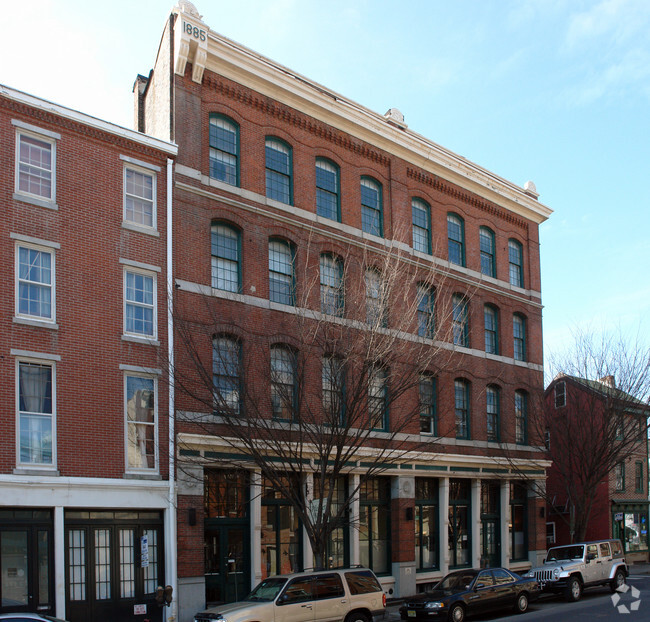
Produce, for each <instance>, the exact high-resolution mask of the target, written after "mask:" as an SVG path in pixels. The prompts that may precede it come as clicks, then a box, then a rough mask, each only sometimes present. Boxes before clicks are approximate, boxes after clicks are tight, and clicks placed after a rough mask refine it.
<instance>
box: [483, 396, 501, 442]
mask: <svg viewBox="0 0 650 622" xmlns="http://www.w3.org/2000/svg"><path fill="white" fill-rule="evenodd" d="M485 398H486V403H487V440H488V441H498V440H499V427H500V426H499V422H500V419H501V392H500V390H499V387H497V386H496V385H489V386H488V387H487V388H486V389H485Z"/></svg>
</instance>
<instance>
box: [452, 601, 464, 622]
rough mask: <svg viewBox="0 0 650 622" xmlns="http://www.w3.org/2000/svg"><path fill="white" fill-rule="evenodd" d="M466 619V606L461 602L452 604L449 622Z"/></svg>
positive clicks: (460, 621)
mask: <svg viewBox="0 0 650 622" xmlns="http://www.w3.org/2000/svg"><path fill="white" fill-rule="evenodd" d="M464 619H465V608H464V607H463V606H462V605H461V604H459V603H456V604H455V605H452V606H451V609H450V610H449V622H463V620H464Z"/></svg>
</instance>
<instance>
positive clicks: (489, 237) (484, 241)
mask: <svg viewBox="0 0 650 622" xmlns="http://www.w3.org/2000/svg"><path fill="white" fill-rule="evenodd" d="M478 236H479V246H480V249H481V274H485V276H491V277H494V278H496V276H497V268H496V254H495V245H494V231H492V229H489V228H488V227H481V228H480V229H479V233H478Z"/></svg>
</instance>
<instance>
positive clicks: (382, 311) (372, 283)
mask: <svg viewBox="0 0 650 622" xmlns="http://www.w3.org/2000/svg"><path fill="white" fill-rule="evenodd" d="M365 281H366V322H368V324H370V325H371V326H376V327H385V326H386V323H387V322H386V294H387V292H386V288H385V284H384V280H383V278H382V276H381V274H380V273H379V272H378V271H377V270H375V269H374V268H367V269H366V274H365Z"/></svg>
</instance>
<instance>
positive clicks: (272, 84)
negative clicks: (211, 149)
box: [174, 8, 552, 224]
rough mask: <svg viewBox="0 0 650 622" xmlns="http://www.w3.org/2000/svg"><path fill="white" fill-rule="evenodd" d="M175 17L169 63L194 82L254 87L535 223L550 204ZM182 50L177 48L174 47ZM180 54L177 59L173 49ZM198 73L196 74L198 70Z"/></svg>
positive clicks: (200, 24) (198, 23) (194, 20)
mask: <svg viewBox="0 0 650 622" xmlns="http://www.w3.org/2000/svg"><path fill="white" fill-rule="evenodd" d="M174 12H175V13H176V14H177V15H180V17H181V18H180V19H178V20H177V22H176V27H175V39H176V46H175V55H176V57H175V63H174V64H175V66H176V67H177V71H178V72H179V73H180V69H181V68H182V69H183V70H184V67H185V62H191V63H197V64H199V65H200V66H201V71H200V72H194V73H195V75H193V79H194V80H195V81H198V82H200V81H201V79H202V78H203V69H208V70H210V71H212V72H214V73H216V74H218V75H221V76H224V77H226V78H228V79H230V80H233V81H234V82H237V83H239V84H241V85H243V86H246V87H248V88H251V89H252V90H254V91H257V92H259V93H261V94H262V95H265V96H268V97H270V98H272V99H274V100H276V101H278V102H281V103H283V104H285V105H287V106H290V107H292V108H295V109H296V110H298V111H300V112H302V113H304V114H306V115H308V116H311V117H313V118H315V119H318V120H320V121H322V122H323V123H326V124H328V125H331V126H333V127H335V128H337V129H339V130H341V131H342V132H345V133H348V134H350V135H352V136H355V137H356V138H358V139H360V140H363V141H365V142H367V143H369V144H370V145H373V146H375V147H377V148H378V149H381V150H384V151H386V152H388V153H391V154H393V155H395V156H397V157H400V158H402V159H403V160H405V161H406V162H409V163H411V164H413V165H414V166H416V167H419V168H420V169H422V170H424V171H425V172H427V173H429V174H431V175H436V176H438V177H440V178H442V179H444V180H447V181H449V182H452V183H454V184H456V185H458V186H460V187H462V188H464V189H466V190H467V191H469V192H472V193H475V194H476V195H478V196H480V197H483V198H484V199H486V200H489V201H492V202H493V203H495V204H497V205H499V206H501V207H503V208H504V209H507V210H509V211H511V212H513V213H515V214H517V215H519V216H521V217H523V218H526V219H529V220H531V221H533V222H535V223H537V224H539V223H542V222H544V221H545V220H546V219H547V218H548V217H549V216H550V215H551V213H552V210H551V209H550V208H549V207H547V206H546V205H544V204H542V203H540V202H539V201H537V199H536V195H535V196H533V195H532V194H527V193H526V192H525V191H524V189H523V188H521V187H519V186H517V185H516V184H514V183H512V182H509V181H507V180H506V179H503V178H502V177H499V176H498V175H495V174H494V173H491V172H490V171H488V170H486V169H484V168H482V167H480V166H479V165H477V164H474V163H473V162H470V161H469V160H467V159H465V158H463V157H462V156H459V155H457V154H455V153H453V152H452V151H449V150H448V149H445V148H444V147H442V146H440V145H438V144H436V143H434V142H433V141H431V140H428V139H427V138H425V137H424V136H422V135H420V134H418V133H416V132H413V131H412V130H410V129H408V128H407V127H406V126H405V125H403V124H396V123H394V122H392V121H390V120H388V119H387V118H386V117H384V116H383V115H380V114H377V113H376V112H373V111H371V110H369V109H367V108H365V107H363V106H361V105H360V104H357V103H355V102H353V101H351V100H348V99H346V98H345V97H343V96H342V95H340V94H339V93H336V92H334V91H331V90H330V89H327V88H325V87H324V86H321V85H319V84H317V83H316V82H313V81H312V80H309V79H308V78H306V77H304V76H302V75H300V74H298V73H296V72H294V71H292V70H291V69H289V68H287V67H284V66H283V65H280V64H278V63H276V62H274V61H272V60H270V59H269V58H266V57H264V56H262V55H261V54H258V53H257V52H254V51H253V50H251V49H249V48H247V47H245V46H243V45H241V44H239V43H236V42H235V41H232V40H231V39H228V38H227V37H224V36H222V35H220V34H218V33H216V32H214V31H212V30H210V29H209V27H208V26H207V25H206V24H204V23H203V22H201V21H200V20H199V19H198V18H196V17H192V16H190V15H188V14H187V13H181V12H180V10H179V9H178V8H176V9H174ZM188 22H189V23H192V24H194V25H196V27H197V28H198V29H199V30H198V31H195V32H200V31H201V30H203V31H204V33H205V37H206V39H205V41H200V40H199V39H195V38H193V37H192V36H190V35H189V34H188V32H186V30H185V28H184V27H183V24H184V23H188ZM179 50H182V52H179ZM179 54H182V59H180V60H181V61H182V62H178V61H179V57H178V55H179ZM199 75H200V76H201V79H198V80H197V78H198V76H199Z"/></svg>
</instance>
